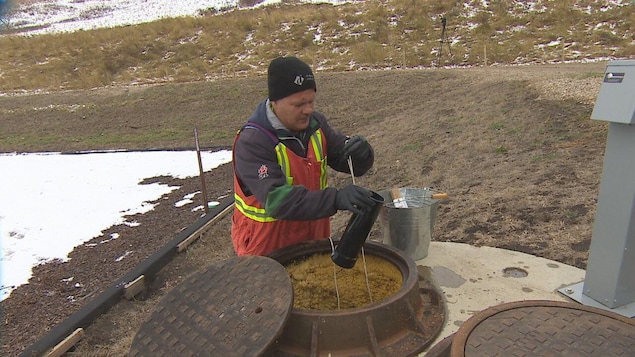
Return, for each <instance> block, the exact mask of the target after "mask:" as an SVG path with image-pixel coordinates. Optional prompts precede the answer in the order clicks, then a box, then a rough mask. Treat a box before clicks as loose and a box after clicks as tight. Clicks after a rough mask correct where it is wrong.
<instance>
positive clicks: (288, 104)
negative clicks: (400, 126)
mask: <svg viewBox="0 0 635 357" xmlns="http://www.w3.org/2000/svg"><path fill="white" fill-rule="evenodd" d="M267 84H268V90H269V96H268V98H267V99H265V100H264V101H262V102H261V103H260V104H259V105H258V106H257V107H256V110H255V112H254V113H253V114H252V116H251V118H249V120H248V122H247V124H245V126H243V128H242V129H241V130H240V131H239V132H238V134H237V136H236V139H235V141H234V148H233V167H234V196H235V199H236V206H235V209H234V216H233V218H232V242H233V244H234V250H235V251H236V254H238V255H267V254H269V253H271V252H272V251H274V250H276V249H279V248H283V247H286V246H289V245H292V244H296V243H299V242H302V241H306V240H315V239H325V238H328V237H330V235H331V228H330V219H329V218H330V216H332V215H334V214H335V213H336V212H337V211H338V210H349V211H352V212H354V213H358V214H359V213H362V212H364V211H367V210H369V209H370V208H371V207H372V205H373V204H374V201H373V200H372V198H371V195H372V193H371V191H369V190H367V189H365V188H362V187H359V186H355V185H349V186H346V187H344V188H342V189H339V190H338V189H336V188H333V187H328V185H327V165H328V166H329V167H331V168H332V169H334V170H337V171H340V172H346V173H349V172H350V171H349V166H348V161H347V160H348V159H349V157H350V159H351V161H352V166H353V173H354V174H355V175H356V176H361V175H363V174H364V173H366V172H367V171H368V170H369V169H370V168H371V167H372V166H373V162H374V158H375V155H374V152H373V149H372V148H371V146H370V145H369V144H368V142H367V141H366V140H365V139H364V138H363V137H361V136H353V137H350V138H349V137H348V136H345V135H344V134H342V133H340V132H339V131H337V130H335V129H333V128H332V127H331V126H329V124H328V122H327V120H326V118H325V117H324V116H323V115H322V114H320V113H318V112H315V111H314V107H315V96H316V91H317V86H316V84H315V78H314V77H313V72H312V71H311V68H310V67H309V66H308V65H307V64H306V63H304V62H302V61H301V60H299V59H298V58H296V57H279V58H276V59H274V60H273V61H271V63H270V64H269V69H268V78H267Z"/></svg>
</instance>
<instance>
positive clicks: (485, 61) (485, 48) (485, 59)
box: [483, 45, 487, 67]
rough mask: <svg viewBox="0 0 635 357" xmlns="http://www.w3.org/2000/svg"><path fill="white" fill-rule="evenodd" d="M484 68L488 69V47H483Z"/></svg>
mask: <svg viewBox="0 0 635 357" xmlns="http://www.w3.org/2000/svg"><path fill="white" fill-rule="evenodd" d="M483 67H487V45H485V46H483Z"/></svg>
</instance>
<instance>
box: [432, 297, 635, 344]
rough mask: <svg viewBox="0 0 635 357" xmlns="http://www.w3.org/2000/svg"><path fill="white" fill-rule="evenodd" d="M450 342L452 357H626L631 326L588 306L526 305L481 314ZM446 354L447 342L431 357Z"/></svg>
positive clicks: (633, 339)
mask: <svg viewBox="0 0 635 357" xmlns="http://www.w3.org/2000/svg"><path fill="white" fill-rule="evenodd" d="M452 339H453V340H452V343H451V349H450V354H449V356H452V357H463V356H465V357H470V356H629V355H632V353H633V351H635V321H633V320H631V319H628V318H626V317H624V316H621V315H619V314H615V313H613V312H610V311H605V310H602V309H598V308H593V307H589V306H584V305H579V304H573V303H565V302H559V301H545V300H535V301H531V300H530V301H521V302H511V303H506V304H502V305H498V306H494V307H490V308H488V309H485V310H483V311H481V312H479V313H478V314H476V315H474V316H472V317H471V318H469V319H468V320H467V321H466V322H465V323H464V324H463V325H461V327H460V328H459V330H458V331H457V332H456V333H455V334H454V335H453V337H452ZM435 347H436V346H435ZM447 350H448V349H447V341H445V345H444V346H442V348H439V349H436V348H435V351H437V352H438V354H437V356H446V355H447V354H444V353H445V352H447ZM443 351H445V352H443Z"/></svg>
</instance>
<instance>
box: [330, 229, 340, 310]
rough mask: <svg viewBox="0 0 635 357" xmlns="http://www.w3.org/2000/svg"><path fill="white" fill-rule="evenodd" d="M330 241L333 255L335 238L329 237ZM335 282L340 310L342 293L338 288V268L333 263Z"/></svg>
mask: <svg viewBox="0 0 635 357" xmlns="http://www.w3.org/2000/svg"><path fill="white" fill-rule="evenodd" d="M329 241H330V242H331V254H333V253H334V252H335V244H333V238H331V237H329ZM333 281H335V295H336V296H337V309H338V310H339V309H340V291H339V289H338V288H337V267H336V266H335V263H333Z"/></svg>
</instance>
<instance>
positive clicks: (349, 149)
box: [343, 135, 371, 160]
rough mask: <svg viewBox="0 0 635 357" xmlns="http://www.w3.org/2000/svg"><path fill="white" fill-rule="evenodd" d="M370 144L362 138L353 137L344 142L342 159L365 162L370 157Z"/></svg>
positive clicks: (358, 136)
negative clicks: (348, 158)
mask: <svg viewBox="0 0 635 357" xmlns="http://www.w3.org/2000/svg"><path fill="white" fill-rule="evenodd" d="M370 150H371V149H370V144H368V141H366V139H364V137H363V136H360V135H355V136H351V137H350V138H349V139H348V140H346V144H344V151H343V154H344V157H349V156H350V157H352V158H353V160H365V159H367V158H368V155H370Z"/></svg>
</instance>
